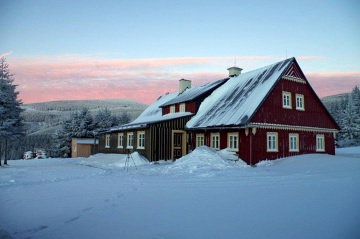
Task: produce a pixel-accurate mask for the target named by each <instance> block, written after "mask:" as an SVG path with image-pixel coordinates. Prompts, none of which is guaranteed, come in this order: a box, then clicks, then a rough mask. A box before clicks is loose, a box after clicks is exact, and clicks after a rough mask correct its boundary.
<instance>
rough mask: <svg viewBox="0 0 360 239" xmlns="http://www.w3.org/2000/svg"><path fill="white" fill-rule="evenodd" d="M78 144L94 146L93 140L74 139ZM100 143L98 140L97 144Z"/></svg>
mask: <svg viewBox="0 0 360 239" xmlns="http://www.w3.org/2000/svg"><path fill="white" fill-rule="evenodd" d="M73 140H75V142H76V143H77V144H94V139H93V138H73ZM98 143H99V140H98V139H97V140H96V144H98Z"/></svg>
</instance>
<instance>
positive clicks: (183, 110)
mask: <svg viewBox="0 0 360 239" xmlns="http://www.w3.org/2000/svg"><path fill="white" fill-rule="evenodd" d="M180 112H185V103H181V104H180Z"/></svg>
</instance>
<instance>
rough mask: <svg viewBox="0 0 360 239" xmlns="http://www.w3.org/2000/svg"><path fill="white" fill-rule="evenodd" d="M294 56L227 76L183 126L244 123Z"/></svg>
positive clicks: (196, 126)
mask: <svg viewBox="0 0 360 239" xmlns="http://www.w3.org/2000/svg"><path fill="white" fill-rule="evenodd" d="M293 61H295V58H290V59H286V60H284V61H280V62H278V63H275V64H272V65H269V66H265V67H262V68H260V69H257V70H253V71H250V72H247V73H243V74H240V75H239V76H236V77H232V78H230V79H229V80H228V81H227V82H226V83H225V84H223V85H222V86H220V87H219V88H217V89H216V90H215V91H214V92H213V93H212V94H211V95H210V96H209V97H207V98H206V99H205V100H204V101H203V102H202V103H201V105H200V108H199V110H198V112H197V114H196V115H195V116H194V117H192V119H191V120H190V121H188V123H187V124H186V127H187V128H189V129H191V128H205V127H221V126H231V125H244V124H246V123H248V120H249V119H250V118H251V117H252V115H253V114H254V113H255V111H256V109H257V108H258V106H259V105H260V104H261V103H262V101H263V100H264V98H265V97H266V95H267V94H268V92H270V90H271V89H272V87H273V86H274V85H275V83H276V82H277V81H278V79H279V78H280V77H281V76H282V74H283V73H284V71H285V70H286V69H287V68H288V66H289V65H290V63H291V62H293Z"/></svg>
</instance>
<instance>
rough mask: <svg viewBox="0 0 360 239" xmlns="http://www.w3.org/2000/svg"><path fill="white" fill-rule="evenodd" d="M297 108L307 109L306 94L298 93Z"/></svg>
mask: <svg viewBox="0 0 360 239" xmlns="http://www.w3.org/2000/svg"><path fill="white" fill-rule="evenodd" d="M296 109H297V110H305V108H304V95H300V94H296Z"/></svg>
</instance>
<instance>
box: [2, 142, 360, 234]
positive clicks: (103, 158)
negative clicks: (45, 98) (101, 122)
mask: <svg viewBox="0 0 360 239" xmlns="http://www.w3.org/2000/svg"><path fill="white" fill-rule="evenodd" d="M231 158H232V156H231V155H229V154H227V153H226V152H224V151H222V152H220V153H217V152H215V151H212V150H211V149H209V148H206V147H201V148H198V149H197V150H195V151H194V152H193V153H192V154H190V155H187V156H185V157H183V158H182V159H179V160H178V161H176V162H175V163H171V162H159V163H157V164H150V163H148V162H147V161H146V160H144V159H143V158H141V157H140V156H139V155H138V154H137V153H134V154H132V157H131V158H127V156H126V155H105V154H98V155H95V156H93V157H90V158H78V159H33V160H26V161H24V160H16V161H9V164H10V166H8V167H6V168H4V167H1V168H0V238H149V239H154V238H341V239H343V238H347V239H351V238H360V203H359V202H360V147H355V148H346V149H339V150H337V155H336V156H329V155H323V154H312V155H305V156H297V157H290V158H286V159H280V160H276V161H266V162H262V163H260V164H259V165H258V166H257V167H249V166H246V165H245V164H243V163H241V162H236V161H232V160H228V159H231ZM127 159H128V163H129V165H128V166H127V167H124V166H125V163H126V161H127ZM134 164H135V165H136V168H135V166H134Z"/></svg>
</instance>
